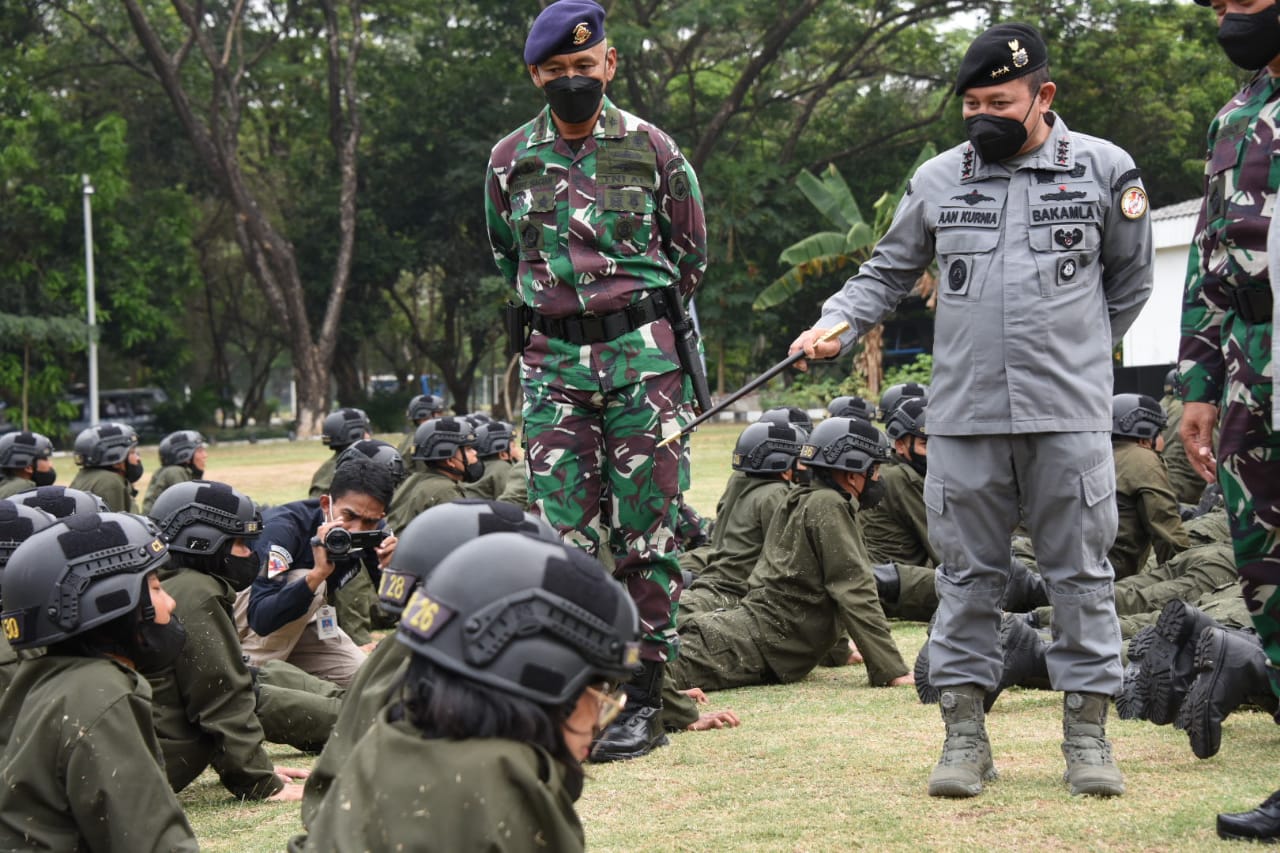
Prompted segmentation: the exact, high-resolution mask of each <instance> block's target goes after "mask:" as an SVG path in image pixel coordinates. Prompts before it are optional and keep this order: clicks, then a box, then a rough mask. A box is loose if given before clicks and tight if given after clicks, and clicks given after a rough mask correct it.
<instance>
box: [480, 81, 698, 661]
mask: <svg viewBox="0 0 1280 853" xmlns="http://www.w3.org/2000/svg"><path fill="white" fill-rule="evenodd" d="M485 185H486V194H485V206H486V207H485V209H486V215H487V218H488V228H489V241H490V243H491V245H492V246H493V251H494V257H495V259H496V261H497V264H498V268H499V270H500V271H501V273H502V275H503V276H504V277H505V278H506V279H507V281H508V282H510V283H511V286H512V288H513V289H514V291H515V293H516V295H517V297H518V300H519V301H520V302H521V303H523V304H524V305H526V306H528V307H529V308H530V309H532V311H533V317H534V327H535V330H534V331H533V332H532V333H531V335H530V337H529V338H528V341H527V344H526V346H525V348H524V360H523V372H522V382H523V386H524V392H525V407H524V430H525V441H526V444H527V448H528V457H527V462H528V466H529V472H530V483H529V497H530V501H531V502H532V503H534V504H535V505H537V506H538V508H539V509H540V511H541V513H542V515H543V517H544V518H546V519H547V521H548V522H550V523H551V524H552V525H553V526H554V527H556V529H558V530H559V531H560V532H561V533H562V535H563V536H564V537H565V539H566V540H568V541H570V542H573V543H574V544H577V545H579V546H581V547H583V548H585V549H587V550H588V551H590V552H591V553H593V554H597V555H601V556H603V555H605V554H607V553H609V552H610V551H612V552H613V553H615V554H619V555H622V556H621V559H620V560H619V561H618V563H617V569H616V574H617V575H618V576H619V577H620V579H621V580H622V581H623V582H624V583H625V584H627V587H628V589H629V590H630V592H631V595H632V598H633V599H634V600H635V602H636V605H637V607H638V608H639V611H640V620H641V630H642V633H643V636H644V651H643V652H642V654H643V656H644V657H645V658H646V659H647V660H651V661H660V660H666V659H670V658H671V657H673V656H674V654H675V651H676V647H675V646H676V632H675V625H674V618H675V613H674V610H675V607H674V603H673V601H674V599H675V598H676V597H677V596H678V594H679V588H680V568H679V564H678V562H677V559H676V554H675V547H676V543H675V539H674V533H673V531H674V528H675V522H676V512H677V510H678V508H679V500H680V495H681V493H682V491H683V489H684V487H685V486H687V483H684V482H682V481H683V480H684V479H685V477H683V476H682V466H681V456H682V453H683V446H684V442H675V443H672V444H670V445H667V446H666V447H663V448H661V449H659V448H658V447H657V444H658V442H659V441H660V440H661V439H662V438H663V437H664V436H669V435H671V434H673V433H675V432H676V431H677V430H678V429H679V427H680V426H682V425H683V424H684V423H686V422H687V421H688V420H689V419H690V418H691V416H692V409H691V406H690V400H691V397H692V393H691V390H690V385H689V382H688V379H687V378H686V377H685V376H684V374H683V373H682V372H681V371H680V365H679V362H678V360H677V358H676V355H675V353H676V349H675V337H674V334H673V332H672V328H671V323H670V321H669V320H668V319H667V318H666V317H665V316H661V315H660V314H659V313H658V312H657V306H658V305H659V303H660V300H659V297H658V295H657V294H658V292H659V291H661V290H662V289H663V288H667V287H670V286H673V285H674V286H676V287H678V288H679V291H680V293H681V294H682V295H683V296H684V297H686V298H687V297H689V296H691V295H692V294H693V292H694V290H695V289H696V288H697V286H698V284H699V282H700V281H701V279H702V274H703V271H704V270H705V268H706V224H705V222H704V220H703V213H702V196H701V192H700V190H699V188H698V182H697V178H696V176H695V175H694V173H693V169H692V168H691V167H690V166H689V165H688V163H687V162H686V161H685V159H684V157H683V156H681V154H680V151H679V149H678V148H677V147H676V145H675V143H674V142H673V141H672V140H671V139H670V137H668V136H667V135H666V134H665V133H663V132H662V131H661V130H659V129H658V128H657V127H655V126H653V125H651V124H649V123H647V122H644V121H642V120H641V119H639V118H637V117H636V116H633V115H631V114H630V113H627V112H624V111H623V110H620V109H618V107H616V106H614V105H613V104H612V103H611V102H610V101H609V99H608V98H607V97H606V98H605V99H604V102H603V110H602V112H601V113H600V118H599V120H598V122H597V123H596V126H595V130H594V132H593V134H592V135H591V136H589V137H587V138H586V139H585V140H583V142H582V145H581V146H580V147H579V148H578V150H577V151H574V150H573V149H572V148H571V147H570V146H569V144H568V143H567V142H566V141H565V140H564V139H561V138H560V137H559V135H558V133H557V131H556V128H555V124H554V122H553V121H552V119H551V112H550V108H544V109H543V111H542V112H541V113H539V115H538V116H537V117H536V118H535V119H533V120H532V121H530V122H529V123H527V124H525V125H524V126H523V127H521V128H519V129H518V130H516V131H515V132H514V133H512V134H510V135H509V136H507V137H506V138H505V139H503V140H502V141H501V142H499V143H498V144H497V145H496V146H495V147H494V149H493V152H492V154H491V156H490V160H489V168H488V172H487V174H486V179H485ZM603 317H608V318H611V319H610V320H609V324H610V325H612V326H613V327H614V328H613V330H612V331H618V328H617V325H618V323H619V322H621V323H622V326H621V328H622V329H626V328H631V329H632V330H631V331H622V332H621V333H620V334H618V335H617V336H616V337H611V338H610V337H608V336H609V335H611V334H612V331H610V332H605V331H604V329H605V326H606V323H605V321H604V320H602V319H600V318H603ZM645 318H649V319H648V321H645ZM559 321H563V323H560V322H559ZM539 327H541V328H543V329H546V330H548V331H550V332H553V333H554V334H544V333H543V332H542V331H538V330H537V329H538V328H539ZM574 330H578V331H574ZM579 332H580V334H579ZM575 338H576V339H578V340H583V341H586V342H584V343H581V344H578V343H573V342H572V341H573V339H575ZM606 495H607V496H608V498H607V499H608V501H609V506H608V508H606V507H605V506H604V503H603V502H604V501H605V499H606V497H605V496H606ZM606 518H607V519H608V522H607V523H606V521H605V519H606ZM606 525H607V526H606Z"/></svg>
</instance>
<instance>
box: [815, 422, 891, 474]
mask: <svg viewBox="0 0 1280 853" xmlns="http://www.w3.org/2000/svg"><path fill="white" fill-rule="evenodd" d="M888 458H889V442H888V440H887V439H886V438H885V437H884V433H882V432H881V431H880V430H878V429H876V428H875V427H873V426H872V425H871V424H869V423H867V422H866V421H863V420H859V419H857V418H827V419H826V420H825V421H823V422H822V423H820V424H818V425H817V426H816V427H815V428H814V430H813V432H812V433H810V434H809V438H808V440H807V441H806V442H805V443H804V445H803V446H802V447H801V448H800V461H801V462H803V463H804V464H805V465H808V466H809V467H810V468H835V469H838V470H840V471H852V472H853V473H855V474H865V473H867V472H868V471H870V470H871V469H872V467H874V466H876V465H879V464H880V463H881V462H884V461H885V460H887V459H888Z"/></svg>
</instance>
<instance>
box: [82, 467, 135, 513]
mask: <svg viewBox="0 0 1280 853" xmlns="http://www.w3.org/2000/svg"><path fill="white" fill-rule="evenodd" d="M70 488H73V489H79V490H80V491H82V492H89V493H90V494H94V495H97V496H98V497H100V498H102V500H103V501H104V502H105V503H106V505H107V509H109V510H111V511H112V512H137V511H138V502H137V501H136V500H134V498H135V497H137V495H138V490H137V489H135V488H134V487H133V486H132V485H131V484H130V483H129V481H128V480H127V479H125V476H124V474H121V473H120V472H119V471H113V470H112V469H110V468H81V469H80V472H79V473H78V474H76V478H75V479H74V480H72V481H71V485H70Z"/></svg>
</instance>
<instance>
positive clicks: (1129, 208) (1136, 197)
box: [1120, 187, 1147, 219]
mask: <svg viewBox="0 0 1280 853" xmlns="http://www.w3.org/2000/svg"><path fill="white" fill-rule="evenodd" d="M1120 212H1121V213H1123V214H1124V218H1125V219H1141V218H1142V217H1144V216H1146V215H1147V194H1146V193H1145V192H1143V190H1142V187H1129V189H1127V190H1125V191H1124V195H1122V196H1120Z"/></svg>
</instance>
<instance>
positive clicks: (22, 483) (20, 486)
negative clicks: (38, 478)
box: [0, 477, 36, 500]
mask: <svg viewBox="0 0 1280 853" xmlns="http://www.w3.org/2000/svg"><path fill="white" fill-rule="evenodd" d="M35 487H36V484H35V483H34V482H33V481H31V480H28V479H27V478H25V477H5V478H4V479H3V480H0V500H4V499H5V498H11V497H13V496H14V495H20V494H22V493H23V492H29V491H31V490H32V489H34V488H35Z"/></svg>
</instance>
